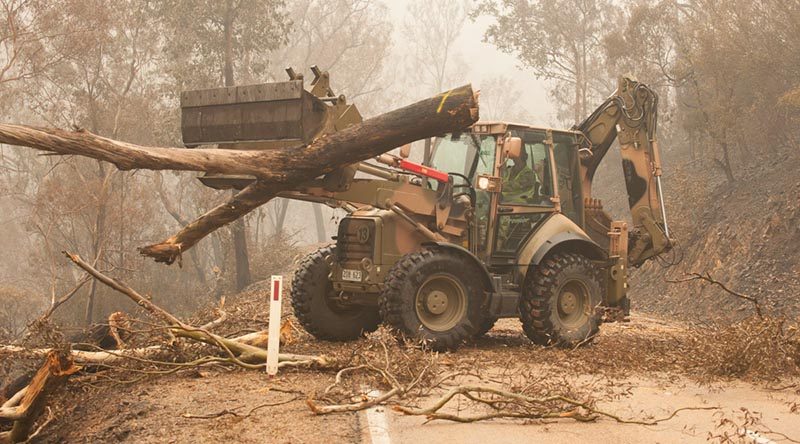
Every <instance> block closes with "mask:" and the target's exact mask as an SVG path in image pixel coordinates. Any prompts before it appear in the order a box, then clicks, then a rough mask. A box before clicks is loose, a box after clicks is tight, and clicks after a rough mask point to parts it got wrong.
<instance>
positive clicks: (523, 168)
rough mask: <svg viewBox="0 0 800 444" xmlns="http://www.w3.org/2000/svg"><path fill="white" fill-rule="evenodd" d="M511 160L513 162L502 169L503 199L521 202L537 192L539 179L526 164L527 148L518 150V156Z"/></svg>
mask: <svg viewBox="0 0 800 444" xmlns="http://www.w3.org/2000/svg"><path fill="white" fill-rule="evenodd" d="M512 160H513V164H512V165H511V166H510V167H509V166H506V168H505V171H503V193H502V194H503V201H504V202H509V203H511V202H515V201H516V202H519V203H523V202H524V201H526V200H528V199H531V198H532V197H533V196H536V195H537V194H538V193H539V190H538V188H539V184H540V183H541V181H540V180H539V178H538V177H537V174H536V172H535V171H533V169H531V167H530V166H528V152H527V150H525V149H522V150H520V154H519V156H518V157H516V158H514V159H512Z"/></svg>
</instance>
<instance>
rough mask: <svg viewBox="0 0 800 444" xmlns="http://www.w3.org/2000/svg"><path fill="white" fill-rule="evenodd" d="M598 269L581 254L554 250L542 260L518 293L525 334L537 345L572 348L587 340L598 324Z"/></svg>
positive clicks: (599, 292) (599, 288)
mask: <svg viewBox="0 0 800 444" xmlns="http://www.w3.org/2000/svg"><path fill="white" fill-rule="evenodd" d="M601 291H602V290H601V286H600V280H599V279H598V271H597V269H596V268H595V267H594V265H593V264H592V262H591V261H590V260H589V259H587V258H586V257H584V256H581V255H579V254H572V253H557V254H554V255H553V256H551V257H549V258H547V259H545V260H544V261H542V263H541V264H539V265H538V266H537V267H536V269H534V270H532V275H531V276H530V277H529V279H528V280H527V282H526V285H525V288H523V291H522V295H521V296H520V307H519V311H520V320H521V321H522V327H523V330H524V331H525V335H527V336H528V338H530V339H531V340H532V341H533V342H535V343H537V344H540V345H559V346H564V347H571V346H574V345H576V344H579V343H582V342H585V341H589V340H591V338H592V337H594V336H595V335H596V334H597V332H598V330H599V326H600V317H599V316H598V314H597V307H598V306H599V305H600V303H601V295H602V293H601Z"/></svg>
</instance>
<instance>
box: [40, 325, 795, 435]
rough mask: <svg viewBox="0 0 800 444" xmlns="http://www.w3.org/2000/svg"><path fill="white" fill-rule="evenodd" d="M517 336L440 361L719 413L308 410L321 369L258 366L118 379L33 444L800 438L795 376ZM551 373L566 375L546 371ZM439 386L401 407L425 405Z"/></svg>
mask: <svg viewBox="0 0 800 444" xmlns="http://www.w3.org/2000/svg"><path fill="white" fill-rule="evenodd" d="M680 328H681V327H680V326H679V325H674V324H672V323H669V322H665V321H661V320H658V319H652V318H644V317H635V318H634V320H633V321H632V322H631V323H628V324H610V325H605V326H604V329H603V333H602V335H619V334H621V333H622V332H624V331H631V330H633V331H636V334H637V335H664V334H666V333H667V332H669V331H676V330H678V331H679V330H680ZM526 341H527V340H526V339H524V337H523V335H522V332H521V331H520V329H519V327H518V323H517V322H516V321H512V320H508V321H502V322H501V323H499V324H498V326H496V327H495V329H494V330H493V331H492V333H491V334H490V336H489V337H488V338H487V339H484V340H481V341H479V342H478V343H477V344H474V345H472V346H468V347H465V348H464V349H462V350H460V351H459V352H458V353H455V354H453V355H448V356H445V359H452V360H455V359H459V360H467V361H469V362H471V364H470V365H473V366H475V367H476V368H477V367H480V366H481V365H485V366H487V367H490V368H483V369H482V370H483V372H484V374H486V375H491V374H493V373H495V374H498V375H499V374H501V373H503V372H508V371H509V367H508V366H503V365H499V364H498V362H502V359H503V357H504V356H505V357H506V359H507V360H508V361H511V360H510V359H508V358H510V357H512V356H515V357H517V358H518V357H520V356H521V357H523V360H522V362H520V360H519V359H515V360H514V363H513V365H514V366H515V368H519V367H523V368H525V369H526V370H528V371H531V372H533V373H534V374H535V373H536V372H537V371H541V373H540V374H541V375H542V377H543V378H547V377H551V376H552V377H556V376H557V377H559V378H566V379H568V380H581V381H585V383H586V384H587V385H588V386H589V387H594V388H593V389H592V390H597V391H598V393H600V392H602V393H604V394H605V396H604V398H603V400H602V401H600V402H599V407H600V408H602V409H604V410H606V411H608V412H609V413H613V414H615V415H619V416H620V417H623V418H629V419H639V420H649V419H652V418H664V417H667V416H670V415H671V414H672V413H673V412H675V411H676V410H678V409H681V408H686V407H693V408H696V407H702V408H710V407H718V409H713V410H686V411H680V412H678V413H676V414H675V416H674V418H672V419H670V420H668V421H664V422H661V423H659V424H658V425H654V426H644V425H634V424H620V423H617V422H615V421H614V420H612V419H608V418H605V419H599V420H597V421H594V422H591V423H579V422H576V421H574V420H571V419H562V420H558V421H525V422H523V421H489V422H480V423H472V424H455V423H448V422H442V421H438V422H430V423H426V420H425V418H424V417H416V416H413V417H412V416H404V415H402V414H400V413H398V412H396V411H394V410H392V408H391V406H385V407H383V406H381V407H376V408H373V409H370V410H368V411H362V412H359V413H345V414H334V415H327V416H315V415H313V414H312V413H311V412H310V410H309V408H308V407H307V405H306V403H305V399H306V397H307V396H308V395H309V394H311V393H322V392H323V391H324V388H325V387H326V386H327V385H329V384H330V383H331V381H332V379H333V375H332V374H330V373H315V372H308V371H304V372H302V371H293V372H292V371H290V372H285V373H283V374H281V375H279V376H278V377H276V378H273V379H270V378H268V377H267V376H266V375H265V374H263V373H261V372H253V371H249V372H248V371H221V370H208V371H205V370H204V371H201V372H189V373H185V374H180V375H173V376H169V377H163V378H160V379H157V380H150V381H149V382H146V383H141V384H134V385H132V386H124V388H123V389H122V390H121V393H115V396H109V392H108V391H107V390H106V391H98V392H97V393H90V394H88V396H85V397H82V402H81V404H79V405H77V406H75V407H74V409H73V410H72V411H71V412H70V413H69V415H67V417H65V418H63V419H60V420H58V421H57V422H56V423H55V424H54V425H53V426H52V427H53V428H52V429H51V430H54V431H55V433H50V434H45V435H44V436H42V437H41V439H40V441H39V442H131V443H134V442H135V443H189V442H192V443H196V442H241V443H322V442H343V443H349V442H353V443H373V444H389V443H393V444H404V443H407V444H420V443H425V442H457V443H460V444H467V443H487V442H497V443H512V442H513V443H536V442H550V443H581V442H615V443H678V442H687V443H691V442H709V441H710V442H719V441H720V439H719V438H714V436H719V435H721V434H722V433H726V432H727V433H729V434H733V433H735V432H737V430H738V431H740V432H745V433H746V434H747V435H748V436H746V437H745V438H743V439H739V438H737V439H735V440H733V441H732V442H739V441H744V442H763V443H768V442H791V441H788V440H787V439H785V438H784V437H788V438H791V439H794V440H800V412H798V411H797V410H798V405H797V402H798V401H800V393H798V388H797V385H796V382H797V381H789V382H786V381H783V382H782V383H781V385H782V387H776V386H772V387H770V386H769V384H765V383H762V384H751V383H746V382H742V381H731V380H727V381H712V382H702V383H701V382H697V380H696V379H695V378H691V377H688V376H686V375H676V374H674V372H658V371H645V372H642V371H635V372H630V371H628V370H625V368H622V367H621V368H620V370H619V374H613V372H611V374H609V371H608V369H607V368H606V369H603V370H602V371H600V370H598V372H595V371H592V370H591V369H587V368H585V367H580V366H578V367H575V368H576V369H578V370H575V369H573V370H569V368H567V369H564V368H561V369H560V370H554V369H553V368H552V366H551V365H550V363H548V362H542V359H539V360H537V356H538V357H541V358H543V359H546V360H550V359H551V356H550V355H549V354H547V353H545V351H546V350H544V349H541V348H536V347H534V346H532V345H529V344H528V343H527V342H526ZM598 349H599V347H598ZM594 352H595V351H592V350H589V351H583V352H582V353H584V354H585V353H589V354H591V353H594ZM567 356H568V357H569V355H567ZM498 358H499V360H498ZM765 359H766V357H765ZM470 360H472V361H470ZM554 371H559V372H566V373H569V372H570V371H573V372H574V373H572V374H561V375H553V374H552V372H554ZM548 372H549V373H548ZM600 373H602V374H600ZM529 374H531V373H529ZM488 379H491V377H490V376H489V377H488ZM465 381H466V382H468V379H465ZM366 389H369V388H366ZM366 391H368V390H366ZM442 391H444V390H439V391H438V392H434V393H431V395H430V396H429V397H428V398H423V399H415V400H413V402H412V403H413V404H414V405H418V406H426V405H428V404H430V403H431V402H432V401H433V400H434V399H435V398H436V397H437V395H440V394H441V393H442ZM373 395H374V393H373ZM467 412H468V411H467ZM462 413H464V411H462ZM748 419H749V422H748ZM753 419H758V421H753ZM729 421H730V422H729ZM745 429H746V430H745ZM770 432H774V433H770Z"/></svg>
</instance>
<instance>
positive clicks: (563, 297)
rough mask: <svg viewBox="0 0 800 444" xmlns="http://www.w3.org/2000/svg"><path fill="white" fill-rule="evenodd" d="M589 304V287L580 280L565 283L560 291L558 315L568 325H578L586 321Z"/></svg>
mask: <svg viewBox="0 0 800 444" xmlns="http://www.w3.org/2000/svg"><path fill="white" fill-rule="evenodd" d="M588 305H589V288H588V287H587V286H586V285H585V284H584V283H583V282H581V281H579V280H571V281H569V282H567V283H565V284H564V285H563V286H562V287H561V290H560V291H559V292H558V301H557V303H556V307H557V309H558V317H559V319H560V320H561V322H562V323H563V324H564V325H566V326H568V327H577V326H580V325H581V324H583V323H584V322H585V321H586V318H587V317H588V316H589V315H588V310H587V308H588Z"/></svg>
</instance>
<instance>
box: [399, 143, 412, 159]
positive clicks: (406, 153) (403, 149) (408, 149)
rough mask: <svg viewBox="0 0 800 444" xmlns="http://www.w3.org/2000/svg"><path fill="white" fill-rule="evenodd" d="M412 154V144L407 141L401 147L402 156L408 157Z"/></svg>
mask: <svg viewBox="0 0 800 444" xmlns="http://www.w3.org/2000/svg"><path fill="white" fill-rule="evenodd" d="M410 155H411V144H410V143H407V144H405V145H403V146H401V147H400V157H402V158H403V159H408V156H410Z"/></svg>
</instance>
